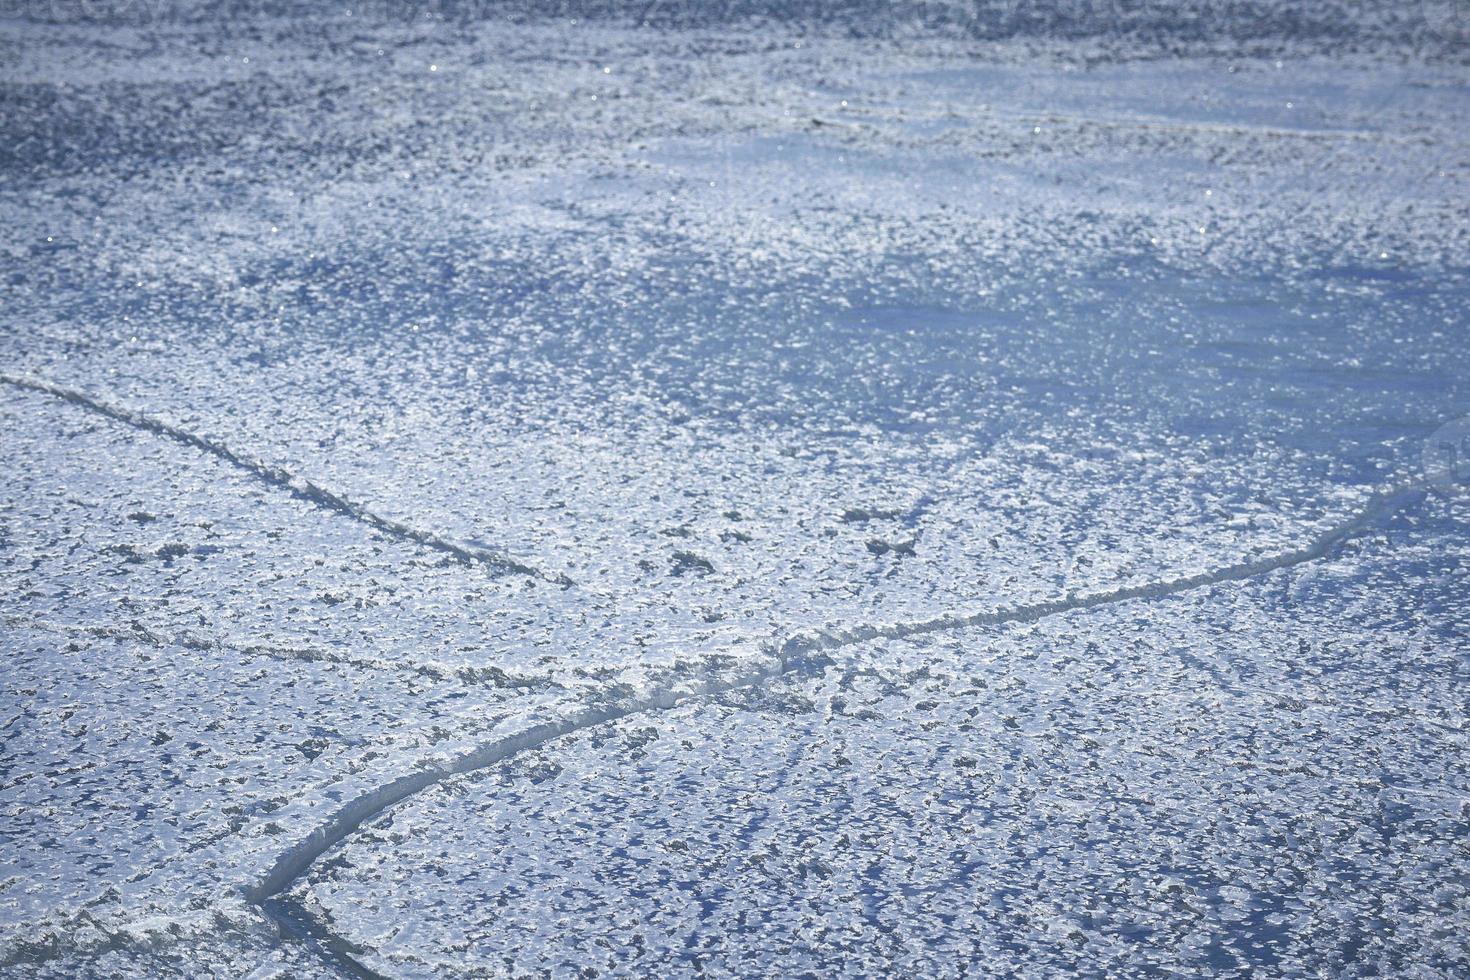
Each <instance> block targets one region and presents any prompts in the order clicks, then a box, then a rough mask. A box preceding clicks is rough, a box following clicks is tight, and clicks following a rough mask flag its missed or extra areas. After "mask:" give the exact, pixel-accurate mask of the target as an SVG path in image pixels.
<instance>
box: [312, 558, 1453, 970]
mask: <svg viewBox="0 0 1470 980" xmlns="http://www.w3.org/2000/svg"><path fill="white" fill-rule="evenodd" d="M1444 545H1445V542H1444V541H1442V540H1441V541H1438V542H1436V546H1437V547H1436V549H1435V553H1436V554H1438V555H1440V556H1441V557H1442V554H1443V553H1442V551H1441V550H1440V549H1441V548H1443V547H1444ZM1371 550H1372V551H1373V552H1375V553H1374V554H1372V555H1370V556H1357V557H1354V558H1352V559H1351V560H1349V561H1348V562H1347V565H1348V567H1347V570H1346V571H1344V572H1343V573H1341V580H1340V581H1339V582H1338V584H1337V588H1336V589H1334V590H1333V598H1332V599H1330V600H1328V599H1323V600H1314V601H1296V600H1292V599H1290V598H1283V596H1284V595H1285V593H1286V592H1287V591H1288V590H1289V579H1290V576H1288V575H1283V574H1278V575H1277V576H1274V577H1269V578H1267V579H1265V580H1263V581H1261V582H1260V583H1258V584H1257V583H1252V584H1249V585H1231V586H1221V587H1217V588H1215V589H1212V590H1206V591H1201V592H1198V593H1193V594H1191V595H1189V596H1180V597H1175V598H1172V599H1169V600H1165V601H1161V602H1157V603H1153V604H1151V605H1148V604H1143V603H1125V604H1120V605H1118V606H1114V607H1110V608H1108V609H1098V610H1090V611H1086V612H1080V613H1073V614H1068V615H1063V616H1058V617H1055V618H1053V619H1050V620H1047V621H1046V622H1044V623H1040V624H1034V625H1030V626H1023V627H1014V628H1007V629H999V630H993V631H983V632H982V631H966V632H960V633H956V634H953V635H946V636H943V637H939V638H932V639H927V640H923V641H908V642H903V643H889V644H884V645H882V646H874V647H856V648H852V649H849V650H848V651H846V652H845V653H844V654H843V655H842V656H841V657H840V658H838V662H837V663H836V664H834V665H833V666H832V667H831V668H829V669H828V670H826V671H825V672H824V673H823V674H822V676H820V677H817V678H802V679H789V680H783V681H781V682H778V683H775V684H772V685H768V686H766V687H763V688H756V689H749V690H742V691H739V692H731V693H730V694H727V695H725V696H724V697H722V698H720V699H718V700H717V701H714V702H705V703H699V704H691V705H688V706H684V707H680V708H676V709H674V710H673V711H670V712H667V713H663V714H659V715H656V716H650V717H635V718H628V719H626V720H624V721H621V722H618V723H616V724H614V725H611V726H603V727H596V728H592V729H588V730H586V731H583V732H579V733H577V734H576V735H573V736H570V737H568V738H566V739H562V740H559V741H557V742H555V743H553V744H550V745H548V746H546V747H545V748H542V749H538V750H535V751H531V752H527V753H524V754H522V755H520V756H518V757H517V758H516V759H515V760H514V761H513V762H510V763H506V764H504V765H501V766H498V767H495V768H492V769H489V770H486V771H483V772H480V773H476V774H474V775H472V776H468V777H464V778H461V779H456V780H454V781H451V782H448V783H445V784H444V785H442V786H439V787H437V788H435V789H434V790H432V791H430V792H427V793H425V794H423V795H422V796H420V797H418V798H417V799H416V800H415V801H413V802H412V803H411V804H408V805H405V806H403V807H401V808H399V809H397V810H395V811H393V812H392V813H390V814H388V815H385V816H384V817H382V818H381V819H379V820H378V821H376V822H374V823H373V824H371V825H370V826H367V827H364V828H363V830H362V832H361V833H360V834H358V835H357V836H355V837H354V838H353V839H352V841H351V843H350V844H349V845H346V846H344V847H343V848H342V849H341V850H340V851H339V852H337V853H335V854H334V855H332V856H331V857H330V858H328V859H327V860H324V861H323V862H321V863H320V864H319V865H318V866H317V867H316V868H315V869H314V870H313V872H312V874H311V876H309V877H308V878H307V879H306V880H305V881H304V882H303V883H302V884H301V885H300V886H299V892H300V895H299V896H298V897H299V898H300V900H301V903H302V905H303V907H305V908H306V909H308V910H309V911H310V912H311V914H313V915H315V916H318V917H319V918H321V919H322V920H323V921H325V922H330V923H331V924H332V926H333V928H334V929H336V930H339V931H340V932H341V933H342V934H343V935H344V936H346V937H347V938H348V939H349V940H350V941H352V942H353V943H354V944H356V945H358V946H359V947H360V948H361V949H363V950H368V951H372V955H371V956H370V957H369V958H368V959H367V960H366V962H367V963H369V965H371V966H373V967H375V968H377V969H380V970H383V971H385V972H387V973H391V974H403V975H429V974H436V973H443V974H445V975H454V974H457V973H458V972H459V971H460V970H462V969H463V966H464V964H465V963H467V962H478V963H483V964H484V965H486V966H487V967H488V968H489V970H490V971H491V972H503V973H505V974H514V975H535V974H536V973H538V972H539V971H542V970H549V971H551V972H552V973H553V974H558V975H559V974H563V973H572V972H575V971H577V970H582V969H584V968H587V967H591V968H593V969H596V970H598V971H612V972H615V973H617V972H630V973H635V974H642V975H655V974H657V975H667V974H668V973H670V972H673V973H686V972H701V971H705V972H709V973H713V974H715V975H724V974H742V975H769V976H792V975H797V974H801V973H803V972H805V971H813V972H816V973H830V972H840V973H857V974H871V973H874V972H884V973H893V974H895V975H914V974H955V973H965V972H968V973H970V974H972V975H980V976H998V975H1012V974H1014V973H1018V972H1019V973H1030V974H1034V975H1056V974H1057V973H1069V972H1074V971H1076V972H1081V973H1083V974H1085V975H1099V974H1104V973H1107V974H1117V973H1138V972H1149V971H1166V970H1169V971H1177V970H1184V971H1186V972H1196V971H1199V972H1221V973H1234V972H1239V971H1244V970H1247V969H1265V970H1269V971H1273V972H1282V973H1286V974H1289V975H1298V974H1303V973H1305V974H1309V975H1319V974H1336V973H1342V972H1358V971H1362V970H1373V971H1377V972H1378V973H1379V974H1388V975H1397V974H1403V973H1406V972H1409V971H1410V970H1412V969H1415V968H1417V969H1420V970H1422V971H1424V972H1427V973H1437V974H1442V975H1459V974H1462V973H1463V972H1464V971H1465V970H1466V969H1467V968H1470V948H1467V946H1466V943H1465V934H1466V930H1467V929H1470V891H1467V889H1466V885H1465V878H1464V873H1463V872H1464V861H1465V857H1466V854H1465V849H1464V848H1465V835H1466V833H1467V832H1470V766H1467V764H1466V756H1465V753H1464V734H1463V726H1464V724H1465V721H1466V715H1465V704H1464V702H1463V698H1462V697H1461V696H1460V692H1462V691H1463V684H1464V681H1465V656H1466V654H1467V652H1470V647H1467V646H1466V644H1465V642H1464V639H1463V636H1461V637H1460V638H1459V640H1458V641H1457V642H1452V643H1444V642H1442V641H1439V640H1437V639H1436V638H1435V637H1434V635H1433V628H1432V627H1434V626H1444V625H1446V623H1445V621H1444V620H1443V619H1442V618H1439V617H1435V619H1437V620H1438V621H1437V622H1432V623H1428V624H1424V625H1422V626H1419V627H1415V626H1411V625H1409V624H1406V623H1403V622H1402V621H1401V620H1398V619H1397V618H1396V617H1395V616H1394V614H1393V613H1392V611H1391V610H1388V609H1385V608H1383V607H1384V605H1385V603H1384V602H1383V601H1382V600H1381V599H1380V598H1379V597H1377V596H1376V595H1375V594H1374V590H1376V589H1377V588H1380V587H1381V583H1380V581H1379V579H1380V578H1381V577H1382V575H1383V574H1384V568H1383V567H1381V566H1382V563H1384V562H1393V563H1397V562H1398V561H1400V560H1401V559H1402V558H1403V557H1404V556H1403V555H1402V553H1401V552H1400V551H1399V550H1398V549H1395V550H1394V551H1393V552H1392V553H1389V551H1388V549H1386V548H1381V547H1380V548H1373V549H1371ZM1409 550H1410V551H1411V552H1412V551H1413V550H1414V549H1413V548H1412V547H1411V548H1410V549H1409ZM1408 557H1410V559H1411V560H1412V558H1413V555H1412V554H1411V555H1410V556H1408ZM1465 557H1466V556H1465V554H1464V551H1463V547H1462V546H1461V547H1460V548H1459V550H1458V553H1457V555H1456V556H1455V557H1454V562H1455V564H1457V565H1458V564H1460V563H1463V561H1464V559H1465ZM1403 584H1408V585H1412V586H1413V587H1415V588H1418V589H1421V590H1426V591H1428V592H1436V591H1437V592H1439V593H1440V594H1454V593H1459V594H1463V591H1464V589H1465V586H1466V582H1465V578H1464V573H1463V571H1462V570H1460V571H1457V572H1455V573H1451V574H1440V575H1433V574H1429V575H1426V576H1425V577H1423V578H1416V579H1415V580H1413V581H1412V582H1408V583H1403ZM1345 609H1346V610H1351V611H1353V612H1355V613H1358V614H1359V615H1366V616H1369V617H1372V618H1374V619H1377V618H1378V617H1380V616H1382V617H1385V621H1386V622H1388V623H1392V624H1393V625H1394V627H1395V628H1394V629H1392V630H1391V631H1387V632H1386V634H1385V635H1380V636H1371V635H1370V636H1365V635H1364V634H1363V633H1362V632H1361V631H1360V630H1358V629H1357V628H1355V627H1348V628H1345V627H1343V626H1342V625H1341V619H1340V613H1341V612H1342V611H1344V610H1345Z"/></svg>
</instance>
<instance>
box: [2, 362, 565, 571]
mask: <svg viewBox="0 0 1470 980" xmlns="http://www.w3.org/2000/svg"><path fill="white" fill-rule="evenodd" d="M0 381H3V382H5V383H6V384H8V385H11V386H13V387H16V388H21V389H24V390H26V391H35V392H40V393H42V394H46V395H51V396H53V397H56V398H60V399H62V400H63V401H66V402H70V403H71V404H73V405H76V406H78V407H80V408H84V409H86V410H88V411H90V412H94V413H96V414H98V415H102V416H105V417H107V418H110V419H112V420H114V421H116V422H121V423H123V424H124V425H130V426H132V427H133V428H135V429H141V430H142V431H144V432H151V433H153V434H154V435H158V436H163V437H164V438H166V439H172V440H173V441H174V442H177V443H181V444H183V445H185V446H189V447H191V448H193V449H198V450H200V451H201V452H205V453H208V454H209V455H211V456H213V457H215V458H216V459H220V460H223V461H224V462H226V463H229V464H230V465H231V466H233V467H235V468H236V469H240V470H244V471H245V472H246V473H249V474H250V475H252V476H254V477H255V478H256V479H258V480H260V481H261V482H263V483H267V484H269V485H270V486H273V487H278V488H280V489H282V490H287V491H289V492H290V493H292V494H294V495H295V496H297V497H299V498H301V499H303V500H308V501H310V502H311V503H313V504H316V505H317V506H318V507H322V508H324V509H326V510H330V511H332V512H334V513H337V514H340V515H342V516H343V517H347V518H350V519H351V520H354V521H357V522H358V523H359V524H366V525H367V526H368V527H370V528H373V529H374V530H376V531H381V532H382V533H384V534H387V535H389V536H391V537H395V538H398V539H399V540H402V541H410V542H413V543H414V544H418V545H422V546H423V547H425V548H430V549H432V550H434V551H437V552H440V553H441V554H445V555H448V556H449V557H450V558H453V559H454V560H455V561H457V562H459V563H460V564H463V565H483V566H486V567H489V568H493V569H495V570H496V571H499V572H508V573H512V574H517V575H529V576H531V577H533V578H538V579H541V580H543V581H546V582H551V583H554V584H556V585H562V586H569V585H571V584H572V581H571V580H570V579H569V578H567V577H566V576H565V575H559V574H557V575H553V574H551V573H549V572H545V571H542V570H541V569H538V568H534V567H532V566H531V565H528V564H526V563H525V562H523V561H520V560H518V559H516V558H513V557H511V556H509V555H507V554H505V553H504V552H501V551H498V550H496V549H493V548H487V547H483V546H476V545H469V544H464V543H461V542H458V541H452V540H450V539H449V538H445V537H443V536H441V535H438V534H435V533H434V532H432V531H426V530H423V529H421V528H416V527H411V526H409V525H407V524H404V523H403V522H402V521H395V520H393V519H392V518H389V517H384V516H382V515H381V514H377V513H374V512H373V511H371V510H369V509H368V508H367V507H365V506H363V505H362V504H359V503H355V502H353V501H351V500H349V499H347V498H346V497H344V496H342V495H341V494H339V493H336V492H334V491H332V490H328V489H327V488H326V487H323V486H321V485H320V484H318V483H315V482H313V481H311V480H309V479H307V478H306V477H304V476H300V475H299V474H296V473H292V472H291V471H290V470H287V469H285V468H283V467H280V466H273V465H271V464H270V463H267V462H265V461H264V460H261V459H257V458H256V457H254V456H248V455H246V454H244V453H242V452H239V451H237V450H234V449H231V448H230V447H229V446H226V445H224V444H223V443H220V442H216V441H214V440H213V439H208V438H206V437H204V436H201V435H199V434H197V433H194V432H190V431H189V430H188V429H184V428H180V427H179V426H176V425H173V424H171V423H169V422H165V421H163V420H162V419H158V418H154V417H153V416H151V415H145V414H143V413H142V412H135V411H133V410H132V409H129V408H124V407H122V406H120V405H113V404H111V403H109V402H105V401H102V400H100V399H97V398H94V397H92V396H91V395H89V394H87V393H86V392H84V391H79V390H77V389H75V388H64V387H62V386H61V385H55V384H51V383H50V382H49V381H41V380H39V379H36V378H26V377H20V376H17V375H13V374H0Z"/></svg>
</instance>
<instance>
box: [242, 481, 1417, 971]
mask: <svg viewBox="0 0 1470 980" xmlns="http://www.w3.org/2000/svg"><path fill="white" fill-rule="evenodd" d="M1425 489H1426V487H1425V485H1424V484H1423V483H1422V482H1412V483H1406V484H1402V485H1399V486H1396V487H1393V488H1391V489H1389V490H1386V491H1383V492H1380V493H1376V494H1374V495H1373V496H1372V497H1370V498H1369V499H1368V501H1367V502H1366V503H1365V504H1364V505H1363V506H1362V507H1361V508H1360V509H1359V510H1358V511H1357V512H1355V513H1354V514H1352V515H1350V516H1348V517H1347V518H1345V519H1344V520H1342V521H1340V522H1338V523H1337V524H1334V525H1332V526H1331V527H1329V528H1327V529H1326V530H1324V531H1322V532H1321V533H1319V534H1318V535H1317V536H1316V537H1315V538H1314V539H1312V540H1311V541H1310V542H1309V543H1307V544H1305V545H1303V546H1301V547H1298V548H1291V549H1287V550H1285V551H1281V552H1277V553H1275V554H1272V555H1267V556H1264V557H1261V558H1256V559H1251V560H1247V561H1240V562H1236V563H1234V564H1230V565H1226V566H1223V567H1221V568H1217V569H1214V570H1211V571H1206V572H1200V573H1198V574H1195V575H1189V576H1183V577H1180V578H1177V579H1170V580H1166V581H1161V582H1152V583H1146V584H1143V585H1133V586H1125V587H1123V588H1119V589H1113V590H1109V591H1105V592H1096V593H1088V594H1083V595H1070V596H1067V597H1066V598H1063V599H1057V600H1052V601H1048V602H1039V603H1032V604H1027V605H1020V606H1013V607H1010V608H1005V609H991V610H985V611H979V612H973V613H962V612H960V613H950V614H946V615H944V616H938V617H934V618H931V619H925V620H918V621H914V622H910V623H899V624H893V625H887V626H882V625H862V626H857V627H854V628H852V629H848V630H841V631H833V630H829V631H824V632H819V633H811V634H803V635H797V636H794V637H792V638H791V639H789V640H787V641H785V642H784V643H780V644H771V645H767V646H764V647H763V648H762V651H761V653H762V661H763V662H762V663H760V664H758V665H756V666H754V667H750V668H748V669H747V670H746V671H744V672H743V673H735V674H719V673H714V672H711V673H709V674H707V675H706V676H704V677H702V678H699V679H698V680H695V681H694V682H692V683H686V684H685V685H684V686H682V687H678V688H667V689H664V690H661V691H659V692H657V693H655V694H653V695H652V696H650V697H647V698H643V699H639V700H633V701H625V702H622V703H620V704H617V705H614V706H599V707H596V708H589V709H587V710H584V711H581V712H578V713H576V714H573V715H571V716H569V717H567V718H565V719H563V720H561V721H555V722H548V723H545V724H541V725H537V726H535V727H532V728H529V729H527V730H525V731H523V732H520V733H518V734H515V735H511V736H507V737H503V738H500V739H498V740H496V741H494V742H490V743H488V744H485V745H482V746H480V747H478V748H477V749H474V750H473V751H471V752H469V753H467V754H465V755H463V756H461V757H459V758H458V759H456V760H454V761H452V762H450V763H449V764H447V765H444V766H439V767H434V768H426V769H421V770H419V771H416V772H414V773H411V774H409V775H406V776H403V777H400V778H399V779H397V780H394V781H393V782H390V783H388V784H386V785H384V786H381V787H378V788H376V789H374V790H371V791H369V792H368V793H366V794H364V795H363V796H360V797H358V798H357V799H356V800H354V801H352V802H351V803H349V804H347V805H346V806H345V807H343V808H342V809H341V810H339V811H338V812H337V813H336V814H335V815H333V816H332V817H331V818H330V819H328V820H327V821H326V822H325V823H324V824H322V825H321V826H319V827H317V828H316V829H315V830H313V831H312V832H311V834H310V835H308V836H307V837H306V838H305V839H303V840H301V841H299V842H298V843H297V844H296V845H295V846H293V847H291V848H290V849H288V850H287V851H286V852H285V853H283V854H282V855H281V856H280V857H279V858H278V859H277V861H276V863H275V865H274V866H273V867H271V868H270V869H269V870H268V871H267V872H266V874H265V875H264V876H263V877H262V878H261V879H260V880H259V881H258V882H257V883H256V884H254V885H253V886H251V887H249V888H247V889H246V890H245V896H246V898H248V899H249V900H250V901H252V902H254V903H255V904H256V905H258V906H260V907H262V908H263V909H265V910H266V912H267V914H268V915H273V916H275V915H279V914H281V909H282V908H283V906H281V905H280V903H273V900H275V899H277V898H278V897H279V896H281V895H282V893H284V892H285V891H287V890H288V889H289V888H290V887H291V886H292V885H293V884H294V883H295V882H296V880H297V879H299V878H300V877H301V876H302V875H303V874H305V873H306V872H307V871H308V870H309V869H310V868H311V866H312V865H313V864H314V863H315V862H316V861H317V859H318V858H320V857H321V856H322V855H324V854H325V853H326V852H327V851H329V850H331V849H332V848H333V847H335V846H336V845H337V844H338V843H339V842H340V841H342V840H343V839H345V838H346V837H348V836H349V835H351V834H352V833H353V832H355V831H356V830H357V829H358V828H359V827H360V826H362V824H364V823H366V822H367V821H369V820H372V819H374V818H376V817H377V816H378V815H380V814H382V813H383V812H385V811H386V810H389V809H391V808H392V807H395V806H397V805H398V804H399V803H402V802H403V801H405V800H407V799H408V798H409V797H411V796H414V795H416V794H418V793H420V792H423V791H424V790H426V789H429V788H430V787H433V786H436V785H438V784H440V783H442V782H444V781H445V780H447V779H449V778H451V777H452V776H456V775H460V774H463V773H467V772H472V771H474V770H477V769H483V768H486V767H487V766H492V765H495V764H497V763H500V762H503V761H504V760H506V759H509V758H510V757H512V756H514V755H516V754H518V753H521V752H524V751H527V750H530V749H534V748H538V747H540V746H542V745H545V744H546V743H548V742H550V741H552V740H553V739H557V738H560V737H562V736H564V735H569V734H572V733H573V732H577V731H580V730H582V729H585V728H590V727H592V726H594V725H601V724H604V723H607V722H610V721H616V720H618V719H621V718H626V717H628V716H630V715H637V714H644V713H649V712H654V711H664V710H668V709H670V708H673V707H675V706H677V705H679V704H682V703H683V702H685V701H688V700H690V699H692V698H696V697H708V696H712V695H717V694H722V693H724V692H727V691H731V690H735V689H737V688H742V687H750V686H754V685H757V684H763V683H767V682H769V681H772V680H774V679H776V678H779V677H782V676H786V675H808V676H816V675H820V674H822V673H824V672H825V671H826V670H827V669H828V668H829V667H830V666H832V665H833V663H834V662H835V661H834V660H833V659H832V657H831V656H830V654H832V653H834V652H836V651H838V650H840V649H842V648H844V647H848V646H853V645H856V644H859V643H863V642H867V641H869V640H874V639H903V638H905V637H910V636H916V635H920V634H924V633H935V632H941V631H953V630H959V629H964V628H967V627H974V626H987V625H992V626H998V625H1005V624H1013V623H1028V622H1035V621H1037V620H1040V619H1045V618H1048V617H1051V616H1057V615H1062V614H1064V613H1069V612H1076V611H1081V610H1088V609H1095V608H1098V607H1101V606H1106V605H1112V604H1116V603H1122V602H1129V601H1132V600H1135V599H1159V598H1164V597H1167V596H1172V595H1177V594H1179V593H1183V592H1190V591H1193V590H1195V589H1199V588H1204V587H1207V586H1212V585H1219V584H1223V583H1226V582H1233V581H1240V580H1243V579H1249V578H1255V577H1258V576H1261V575H1265V574H1267V573H1269V572H1273V571H1277V570H1279V569H1283V568H1289V567H1291V566H1294V565H1300V564H1303V563H1306V562H1310V561H1317V560H1320V559H1323V558H1327V557H1329V556H1330V555H1331V554H1332V553H1333V551H1334V550H1336V549H1337V548H1339V547H1341V545H1342V544H1343V543H1344V542H1346V541H1347V540H1349V539H1350V538H1352V537H1353V536H1355V535H1357V534H1360V533H1362V532H1363V531H1364V530H1366V529H1368V528H1371V527H1372V526H1373V525H1374V524H1375V523H1377V522H1380V521H1382V520H1383V519H1385V518H1387V517H1389V516H1391V515H1392V514H1394V513H1396V512H1398V511H1399V510H1401V509H1402V508H1404V507H1405V506H1407V505H1408V504H1409V503H1411V502H1412V501H1415V500H1418V499H1420V498H1421V497H1422V494H1423V493H1424V492H1425ZM293 908H294V906H293ZM278 924H280V925H281V926H282V927H283V928H287V927H288V924H287V923H284V922H278ZM303 924H305V925H306V926H307V927H309V928H310V929H311V930H312V931H313V932H314V933H315V934H316V935H315V938H314V944H315V945H318V946H321V947H323V948H330V949H332V950H333V951H334V957H333V958H334V960H342V959H344V958H346V959H347V960H349V961H350V967H351V970H352V971H353V972H355V973H356V972H357V971H363V972H362V973H360V974H359V975H371V971H369V970H368V969H367V967H366V966H364V965H363V964H361V963H358V962H357V961H355V960H351V958H350V957H349V956H347V954H346V953H344V952H343V950H344V948H345V945H346V941H345V940H344V939H342V937H340V936H335V935H333V934H331V933H330V930H326V929H325V927H323V926H321V924H320V923H313V922H312V920H310V919H309V916H306V913H305V912H304V910H302V909H299V908H295V918H294V921H293V922H291V923H290V924H289V928H290V929H291V931H293V932H299V931H300V930H301V929H302V928H303ZM333 965H334V966H336V967H337V968H339V969H340V968H341V964H340V962H334V963H333Z"/></svg>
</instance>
